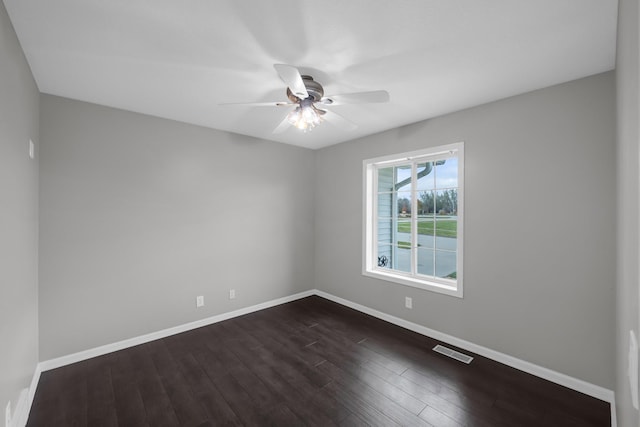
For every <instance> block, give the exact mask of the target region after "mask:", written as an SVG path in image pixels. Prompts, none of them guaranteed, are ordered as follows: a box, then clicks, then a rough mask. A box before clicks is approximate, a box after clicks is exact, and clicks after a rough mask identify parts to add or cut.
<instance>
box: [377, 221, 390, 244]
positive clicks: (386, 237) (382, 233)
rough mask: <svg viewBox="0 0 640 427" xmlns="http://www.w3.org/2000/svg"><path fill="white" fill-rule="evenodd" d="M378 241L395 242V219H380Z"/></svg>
mask: <svg viewBox="0 0 640 427" xmlns="http://www.w3.org/2000/svg"><path fill="white" fill-rule="evenodd" d="M376 231H377V233H378V243H386V244H391V243H393V237H394V236H393V220H391V219H390V218H389V219H378V229H377V230H376Z"/></svg>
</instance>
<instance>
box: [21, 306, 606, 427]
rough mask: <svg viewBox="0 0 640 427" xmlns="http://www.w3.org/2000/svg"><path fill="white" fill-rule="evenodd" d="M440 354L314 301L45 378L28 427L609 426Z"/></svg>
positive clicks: (591, 413)
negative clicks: (247, 426) (240, 426)
mask: <svg viewBox="0 0 640 427" xmlns="http://www.w3.org/2000/svg"><path fill="white" fill-rule="evenodd" d="M436 344H438V342H437V341H435V340H432V339H430V338H426V337H424V336H422V335H418V334H415V333H413V332H410V331H407V330H405V329H402V328H399V327H397V326H394V325H391V324H389V323H386V322H383V321H381V320H378V319H376V318H373V317H370V316H367V315H365V314H362V313H359V312H357V311H354V310H351V309H349V308H346V307H343V306H340V305H338V304H335V303H333V302H330V301H327V300H325V299H323V298H320V297H309V298H305V299H302V300H298V301H295V302H291V303H288V304H283V305H280V306H277V307H274V308H270V309H266V310H262V311H260V312H256V313H252V314H249V315H246V316H242V317H238V318H235V319H231V320H227V321H224V322H220V323H216V324H214V325H211V326H207V327H204V328H200V329H196V330H193V331H190V332H185V333H182V334H179V335H174V336H172V337H169V338H165V339H161V340H157V341H154V342H150V343H147V344H143V345H139V346H136V347H133V348H129V349H127V350H122V351H118V352H115V353H111V354H107V355H104V356H100V357H96V358H94V359H90V360H86V361H83V362H79V363H76V364H73V365H69V366H65V367H62V368H58V369H55V370H51V371H47V372H44V373H43V374H42V376H41V377H40V382H39V384H38V389H37V392H36V395H35V400H34V404H33V407H32V409H31V414H30V417H29V422H28V426H47V427H49V426H154V427H155V426H213V425H277V426H298V425H316V426H331V425H348V426H360V425H363V426H364V425H379V426H396V425H403V426H429V425H433V426H487V427H488V426H509V427H513V426H555V427H557V426H602V427H604V426H610V408H609V404H608V403H606V402H603V401H600V400H597V399H594V398H592V397H589V396H586V395H583V394H581V393H578V392H575V391H572V390H569V389H567V388H564V387H562V386H559V385H556V384H553V383H550V382H548V381H545V380H542V379H540V378H537V377H534V376H532V375H529V374H526V373H523V372H521V371H518V370H516V369H513V368H510V367H507V366H505V365H501V364H499V363H497V362H494V361H491V360H489V359H486V358H483V357H480V356H476V355H473V354H471V355H472V356H474V357H475V359H474V361H473V362H472V363H471V364H470V365H466V364H463V363H461V362H458V361H456V360H453V359H449V358H447V357H446V356H442V355H440V354H438V353H435V352H434V351H432V350H431V349H432V348H433V347H434V346H435V345H436ZM449 347H451V346H449ZM461 351H462V352H464V353H466V354H469V353H468V352H466V351H463V350H461Z"/></svg>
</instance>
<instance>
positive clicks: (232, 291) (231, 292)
mask: <svg viewBox="0 0 640 427" xmlns="http://www.w3.org/2000/svg"><path fill="white" fill-rule="evenodd" d="M235 298H236V290H235V289H229V299H235Z"/></svg>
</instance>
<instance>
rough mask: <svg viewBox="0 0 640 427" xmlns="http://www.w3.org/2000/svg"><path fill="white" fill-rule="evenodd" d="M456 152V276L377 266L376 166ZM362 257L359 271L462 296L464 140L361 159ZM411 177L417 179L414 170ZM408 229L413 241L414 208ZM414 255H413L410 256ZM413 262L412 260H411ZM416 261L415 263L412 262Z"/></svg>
mask: <svg viewBox="0 0 640 427" xmlns="http://www.w3.org/2000/svg"><path fill="white" fill-rule="evenodd" d="M453 153H455V154H456V157H457V159H458V224H457V227H458V228H457V230H458V231H457V254H456V256H457V258H456V268H457V271H456V279H446V278H438V277H430V276H423V275H418V274H412V273H405V272H401V271H397V270H390V269H388V268H381V267H378V264H377V262H374V261H375V260H377V259H378V257H377V252H378V245H377V241H378V239H377V231H376V230H377V228H376V224H377V222H378V221H377V216H378V209H377V195H378V189H377V186H378V182H377V174H376V169H378V168H380V167H390V166H396V165H402V164H406V163H407V162H421V161H432V160H437V159H438V157H441V156H443V155H448V154H453ZM362 169H363V215H364V223H363V251H362V253H363V260H362V274H363V275H364V276H368V277H373V278H376V279H381V280H385V281H390V282H395V283H399V284H402V285H406V286H412V287H415V288H420V289H425V290H429V291H433V292H438V293H442V294H446V295H451V296H456V297H459V298H462V296H463V268H462V267H463V254H464V248H463V242H464V142H458V143H454V144H447V145H440V146H437V147H431V148H427V149H423V150H418V151H411V152H407V153H400V154H392V155H388V156H383V157H376V158H373V159H367V160H364V161H363V168H362ZM412 178H413V179H412V181H413V182H415V181H416V176H415V170H414V175H413V177H412ZM417 193H418V191H417V189H416V186H415V185H414V186H412V196H411V199H412V206H414V207H417V202H416V200H417ZM411 211H412V215H411V233H412V236H413V237H412V241H414V239H415V238H416V236H417V215H416V214H415V212H416V209H415V208H412V210H411ZM413 258H414V259H415V257H413ZM412 263H415V261H412ZM414 265H415V264H414Z"/></svg>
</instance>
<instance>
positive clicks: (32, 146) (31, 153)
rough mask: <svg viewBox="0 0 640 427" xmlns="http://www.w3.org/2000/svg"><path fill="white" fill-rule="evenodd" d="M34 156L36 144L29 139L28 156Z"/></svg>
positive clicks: (31, 157) (32, 157)
mask: <svg viewBox="0 0 640 427" xmlns="http://www.w3.org/2000/svg"><path fill="white" fill-rule="evenodd" d="M35 157H36V146H35V144H34V143H33V141H32V140H29V158H30V159H34V158H35Z"/></svg>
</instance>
